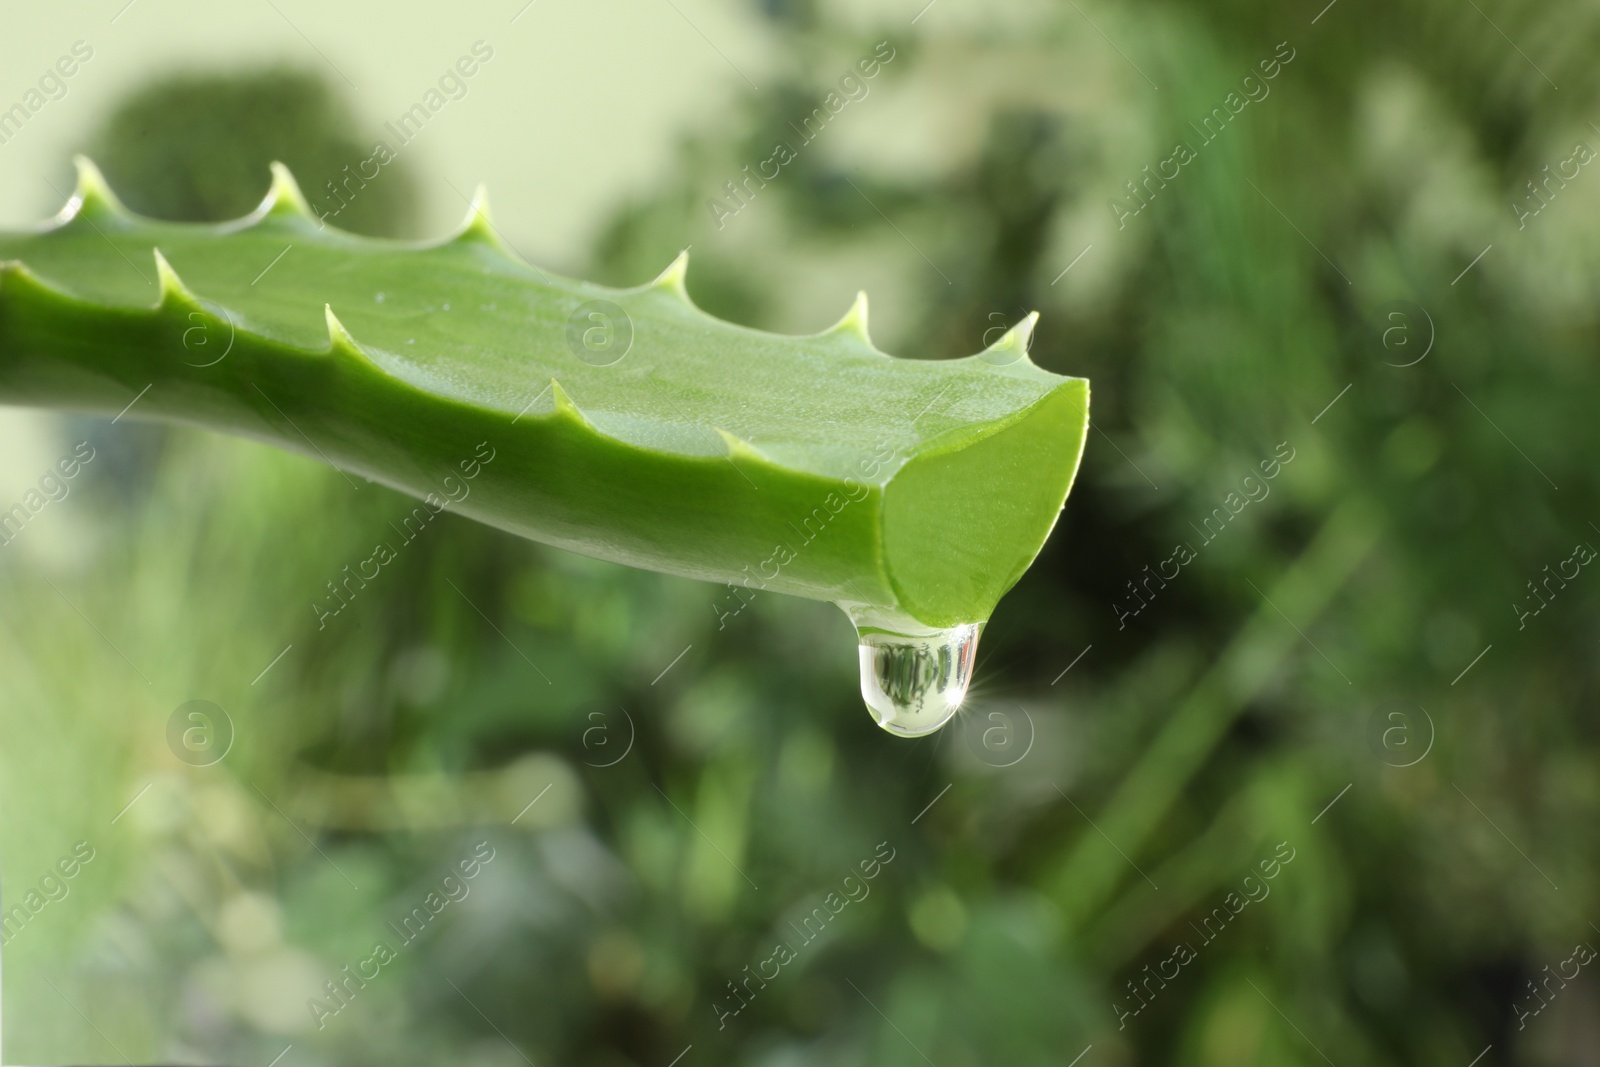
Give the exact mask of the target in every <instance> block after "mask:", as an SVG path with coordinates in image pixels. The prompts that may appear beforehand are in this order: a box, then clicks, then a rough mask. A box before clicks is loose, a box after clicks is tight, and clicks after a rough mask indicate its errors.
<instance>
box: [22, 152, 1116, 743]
mask: <svg viewBox="0 0 1600 1067" xmlns="http://www.w3.org/2000/svg"><path fill="white" fill-rule="evenodd" d="M0 264H3V266H0V401H3V402H5V403H13V404H18V403H20V404H34V405H44V406H49V407H58V408H70V409H76V410H86V411H95V412H104V413H113V414H114V413H117V412H120V411H122V410H124V409H125V408H127V406H128V405H129V404H130V402H133V401H135V398H137V402H136V403H134V406H133V407H132V408H131V409H130V410H129V415H130V417H142V418H160V419H168V420H173V421H179V422H186V423H191V424H194V425H199V426H204V427H209V428H211V429H215V430H221V431H225V432H230V433H238V434H245V435H248V436H251V437H254V438H258V439H261V440H264V441H268V442H271V443H274V444H277V445H280V446H282V447H284V448H288V449H293V450H296V451H300V452H304V453H307V454H309V455H313V456H317V457H320V458H322V459H325V460H326V461H328V462H330V463H332V464H334V465H336V466H338V467H339V468H341V469H343V470H346V471H350V472H354V473H358V474H360V475H364V476H365V477H367V478H370V479H372V480H374V481H377V482H381V483H383V484H385V485H389V486H392V487H394V488H396V489H398V490H401V491H402V492H405V493H409V494H411V495H413V496H416V497H420V498H424V499H426V498H428V497H429V494H432V501H433V503H434V504H435V505H443V506H449V507H452V508H454V509H455V510H458V511H460V512H461V513H463V514H465V515H469V516H471V517H473V518H475V519H478V520H480V521H483V522H486V523H489V524H491V525H494V526H498V527H501V528H503V529H506V530H510V531H512V532H514V533H517V534H520V535H522V536H525V537H529V538H532V539H535V540H538V541H542V542H545V543H547V544H551V545H556V546H559V547H562V548H566V549H570V550H572V551H575V552H581V553H584V554H587V555H591V556H596V557H599V558H602V559H608V560H614V561H617V562H620V563H626V564H629V565H632V566H636V567H646V568H650V569H652V570H658V571H664V572H667V573H671V574H678V575H685V576H688V577H691V578H700V579H705V580H708V581H714V582H726V583H729V584H730V585H732V586H734V587H746V586H747V587H750V588H756V589H768V590H773V591H776V592H782V593H790V594H794V595H797V596H804V597H811V598H816V599H823V600H830V601H833V602H835V603H837V604H839V605H840V606H841V607H843V608H844V609H845V610H846V611H847V612H848V613H849V614H850V615H851V617H852V619H854V620H855V622H856V624H857V626H858V628H859V629H860V630H861V632H862V634H863V638H864V641H865V642H866V645H864V651H863V664H864V667H866V668H868V669H867V670H866V672H865V673H866V674H871V673H872V672H873V670H876V672H877V674H878V682H877V687H878V688H879V689H884V690H887V691H888V696H889V703H890V704H897V703H904V702H905V701H903V700H902V699H901V698H902V697H904V698H906V700H913V701H914V698H916V697H917V694H918V693H920V692H922V691H924V690H929V689H932V690H936V691H939V692H940V693H943V694H944V696H945V697H947V698H953V700H954V702H955V703H959V699H960V695H961V692H964V689H965V682H966V677H967V675H968V674H969V673H970V668H971V651H972V646H973V644H974V643H975V641H976V635H977V628H978V627H979V626H980V625H981V624H982V623H983V622H984V621H985V620H986V619H987V618H988V617H989V614H990V613H991V611H992V610H993V609H994V606H995V604H996V602H997V601H998V600H999V598H1000V597H1001V595H1002V594H1004V593H1005V591H1006V590H1007V589H1009V588H1010V587H1011V586H1012V585H1013V584H1014V583H1015V582H1016V581H1017V579H1018V578H1020V577H1021V575H1022V574H1023V572H1024V571H1025V570H1026V569H1027V567H1028V565H1029V564H1030V563H1031V562H1032V561H1033V559H1034V557H1035V556H1036V555H1037V553H1038V551H1039V549H1040V548H1041V546H1042V545H1043V544H1044V541H1045V538H1046V537H1047V536H1048V535H1049V532H1050V529H1051V527H1052V526H1053V525H1054V523H1055V520H1056V517H1057V515H1058V514H1059V512H1060V510H1061V506H1062V503H1063V501H1064V500H1065V498H1066V495H1067V491H1068V489H1069V488H1070V487H1071V484H1072V480H1073V477H1074V475H1075V473H1076V471H1077V467H1078V461H1079V457H1080V455H1081V453H1082V449H1083V444H1084V436H1085V433H1086V432H1087V427H1088V382H1087V381H1085V380H1084V379H1081V378H1064V377H1061V376H1058V375H1054V374H1050V373H1048V372H1046V371H1043V370H1040V369H1039V368H1038V367H1036V366H1034V365H1033V363H1032V362H1031V361H1030V360H1029V359H1028V357H1027V345H1028V339H1029V335H1030V333H1031V331H1032V328H1033V322H1034V316H1031V315H1030V316H1029V317H1028V318H1027V319H1025V320H1024V321H1023V322H1022V323H1019V324H1018V325H1017V326H1016V327H1013V328H1012V330H1011V331H1010V332H1008V333H1007V334H1006V335H1005V337H1004V338H1002V339H1001V340H1000V341H999V342H997V343H996V344H995V345H993V346H991V347H990V348H989V349H987V350H985V351H984V352H982V353H979V354H977V355H974V356H969V357H967V358H964V359H957V360H948V361H932V360H914V359H896V358H892V357H889V356H886V355H885V354H883V353H882V352H880V351H878V350H877V349H876V348H874V347H873V345H872V343H871V341H870V340H869V339H868V336H867V323H866V303H865V299H864V298H862V299H859V300H858V301H857V303H856V305H855V307H854V308H852V309H851V311H850V312H849V314H847V315H846V316H845V317H844V319H843V320H841V321H840V322H839V324H838V325H836V326H835V327H833V328H832V329H830V330H827V331H825V332H823V333H820V334H814V335H810V336H801V337H786V336H778V335H774V334H769V333H764V332H761V331H758V330H752V329H747V328H744V327H741V326H736V325H733V324H731V323H727V322H722V321H720V320H717V319H715V318H712V317H711V316H709V315H706V314H705V313H704V312H702V311H700V310H699V309H697V308H696V307H695V306H694V305H693V304H692V303H691V302H690V300H689V298H688V295H687V293H686V291H685V289H684V273H685V270H686V269H687V259H686V257H679V259H678V260H677V261H676V262H675V263H673V264H672V266H670V267H669V268H668V269H667V270H666V271H665V272H664V273H663V274H662V275H661V276H660V277H659V278H657V279H655V280H654V281H653V282H650V283H649V284H646V285H642V286H639V287H637V288H632V289H610V288H606V287H603V286H598V285H591V284H589V283H586V282H580V281H571V280H568V279H565V278H557V277H553V276H551V275H548V274H546V273H545V272H543V271H541V270H539V269H538V268H536V267H533V266H531V265H529V264H527V263H525V262H524V261H522V260H521V259H520V258H519V257H518V256H516V254H515V253H514V252H512V251H511V250H510V249H509V247H507V245H506V244H505V243H504V242H503V241H502V240H500V239H499V237H498V236H497V234H496V231H495V230H494V228H493V226H492V224H491V223H490V221H489V217H488V214H487V211H486V208H485V207H484V203H483V200H482V198H481V196H480V198H479V200H478V201H477V202H476V203H475V204H474V207H473V210H472V212H471V213H470V214H469V216H468V219H467V221H466V223H465V224H464V225H463V226H462V227H461V229H460V230H459V231H458V232H457V233H455V234H454V235H452V236H450V237H449V238H447V239H445V240H442V241H439V242H435V243H425V244H414V243H405V242H396V241H383V240H374V239H369V238H360V237H355V236H352V235H350V234H347V233H342V232H340V231H338V230H335V229H332V228H329V227H327V226H325V225H323V224H322V223H321V222H319V220H318V219H317V218H316V217H314V215H313V214H312V212H311V211H310V209H309V208H308V207H307V205H306V202H305V200H304V198H303V197H302V196H301V194H300V192H299V190H298V189H297V188H296V187H295V184H294V181H293V179H292V178H291V177H290V176H289V174H288V172H287V171H286V170H284V169H283V168H281V167H277V168H274V181H273V185H272V188H271V191H270V192H269V193H268V195H267V197H266V199H265V200H264V201H263V203H262V205H261V207H260V208H258V209H257V210H256V211H255V212H254V213H252V214H251V215H249V216H247V217H246V218H244V219H240V220H237V221H235V222H230V223H222V224H216V225H208V224H193V223H167V222H159V221H155V220H151V219H145V218H140V217H137V216H134V215H132V214H131V213H129V212H128V211H127V210H126V209H124V208H123V207H122V206H121V205H120V204H118V202H117V201H116V198H115V197H114V195H113V194H112V193H111V191H110V190H109V189H108V188H107V186H106V184H105V182H104V180H103V179H102V178H101V176H100V175H99V173H98V171H96V170H95V169H94V167H93V166H92V165H89V164H88V163H87V162H80V166H79V180H78V187H77V190H76V192H75V194H74V196H73V198H72V200H71V201H70V202H69V203H68V204H67V206H66V207H65V208H64V209H63V210H62V211H61V213H60V214H59V215H58V216H57V217H56V218H55V219H53V220H51V221H50V222H49V223H47V224H45V225H43V226H41V227H39V228H38V229H36V230H33V231H29V232H20V233H18V232H13V233H0ZM315 592H317V591H313V593H315ZM747 597H748V594H747V593H742V591H741V590H740V589H738V588H735V589H730V590H728V591H725V592H722V593H720V595H719V596H718V597H717V598H714V599H716V600H717V601H718V603H717V604H715V605H714V606H713V607H714V610H716V611H717V612H718V614H719V615H721V616H722V617H724V619H725V618H726V617H727V616H728V615H730V614H732V613H733V612H735V611H737V610H738V608H739V606H740V605H742V604H743V603H744V601H745V599H746V598H747ZM953 637H954V639H955V641H954V644H953V645H952V638H953ZM907 641H909V642H911V644H910V645H908V644H907V643H906V642H907ZM874 645H875V646H878V647H879V648H880V652H879V653H876V654H874V653H869V652H868V651H866V650H865V649H866V648H867V646H874ZM884 647H887V648H890V649H899V650H900V651H899V652H896V653H894V654H890V653H884V652H882V651H881V649H882V648H884ZM908 648H909V649H910V651H906V650H907V649H908ZM874 656H876V658H874ZM941 657H943V658H941ZM869 661H870V662H869ZM874 665H875V666H874ZM863 686H864V692H867V695H868V698H869V703H874V700H873V698H874V694H873V693H872V692H869V691H868V690H869V689H870V688H871V686H870V685H869V679H868V678H867V677H866V676H865V675H864V679H863ZM897 687H898V688H897ZM957 689H959V690H960V692H958V691H956V690H957ZM877 695H878V696H879V697H880V699H879V700H878V701H877V703H876V705H875V708H874V710H875V713H877V714H878V715H879V718H880V721H884V719H885V717H886V716H887V717H888V718H891V719H892V718H896V717H897V715H896V713H895V712H894V711H893V709H889V710H885V706H882V705H884V701H883V700H882V699H881V698H882V694H877ZM954 706H955V704H952V703H950V700H949V699H946V700H945V702H944V703H941V704H939V705H938V706H937V707H930V708H927V709H923V711H922V712H921V713H918V714H911V715H909V716H907V715H904V714H901V715H899V716H898V717H899V718H900V719H901V720H902V721H900V722H899V723H898V725H897V724H895V723H887V722H886V723H885V725H889V726H891V727H892V728H896V729H898V730H899V732H904V733H919V732H925V730H926V729H931V728H933V727H934V726H936V725H937V724H938V723H936V722H933V721H932V720H933V719H935V718H938V719H939V721H940V722H942V721H943V719H942V718H939V716H940V715H942V716H943V717H944V718H948V714H949V713H953V711H954ZM913 710H915V709H913ZM900 711H901V712H904V711H905V709H904V708H901V709H900Z"/></svg>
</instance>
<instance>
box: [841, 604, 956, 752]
mask: <svg viewBox="0 0 1600 1067" xmlns="http://www.w3.org/2000/svg"><path fill="white" fill-rule="evenodd" d="M982 629H983V624H982V623H976V622H975V623H969V624H967V625H965V626H957V627H954V628H952V629H949V630H938V631H934V632H932V633H925V634H897V633H888V632H885V631H883V630H877V629H870V630H863V631H858V632H859V634H860V638H861V698H862V699H863V700H865V701H866V702H867V708H868V709H869V710H870V711H871V712H872V717H873V718H874V719H875V720H876V721H877V723H878V725H879V726H881V727H883V728H884V729H885V730H888V731H889V732H890V733H892V734H898V735H899V736H901V737H923V736H925V735H927V734H931V733H933V732H934V731H935V730H937V729H939V727H941V726H943V725H944V724H945V723H947V722H949V721H950V719H951V718H952V717H953V716H954V715H955V713H956V712H957V711H959V710H961V702H962V701H963V700H965V699H966V697H967V686H968V685H970V684H971V682H972V664H973V659H974V658H975V657H976V656H977V653H978V634H979V632H980V631H981V630H982Z"/></svg>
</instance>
